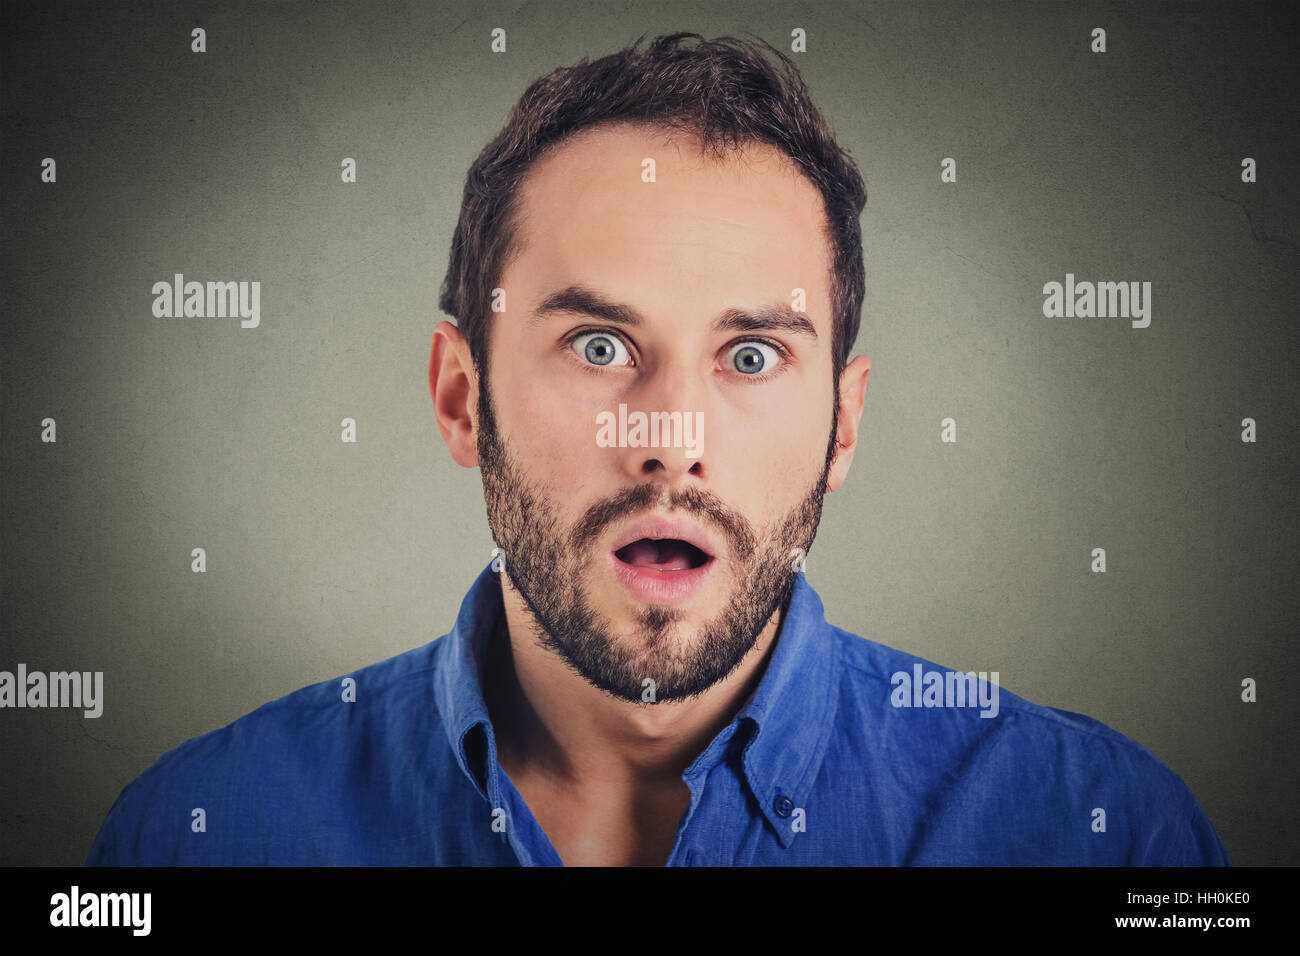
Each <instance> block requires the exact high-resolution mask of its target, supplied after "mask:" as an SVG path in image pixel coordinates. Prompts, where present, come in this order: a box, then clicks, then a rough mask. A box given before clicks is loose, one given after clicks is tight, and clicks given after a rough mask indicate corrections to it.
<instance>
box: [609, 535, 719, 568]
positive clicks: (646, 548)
mask: <svg viewBox="0 0 1300 956" xmlns="http://www.w3.org/2000/svg"><path fill="white" fill-rule="evenodd" d="M614 557H616V558H618V560H620V561H622V562H623V563H624V564H627V565H631V566H632V567H634V568H646V569H647V570H655V571H690V570H693V569H695V568H700V567H703V566H704V565H706V564H708V563H709V562H710V561H712V560H713V556H712V555H709V554H705V553H704V552H703V551H701V550H700V549H699V548H697V547H696V546H695V545H693V544H691V543H690V542H689V541H683V540H681V539H680V538H638V539H637V540H635V541H633V542H632V543H631V544H628V545H624V546H623V547H621V548H619V549H618V550H617V551H615V552H614Z"/></svg>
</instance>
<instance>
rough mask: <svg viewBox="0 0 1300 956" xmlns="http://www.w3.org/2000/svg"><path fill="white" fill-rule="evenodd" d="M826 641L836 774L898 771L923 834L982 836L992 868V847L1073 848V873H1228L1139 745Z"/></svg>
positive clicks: (1164, 770)
mask: <svg viewBox="0 0 1300 956" xmlns="http://www.w3.org/2000/svg"><path fill="white" fill-rule="evenodd" d="M830 631H831V633H832V635H833V638H832V639H833V641H834V642H835V644H836V653H837V657H838V660H839V661H840V664H841V666H840V668H839V671H838V688H837V720H836V725H837V726H836V732H837V735H838V737H839V747H840V750H841V754H842V759H841V760H840V761H839V764H840V766H842V767H844V768H846V770H847V772H850V773H851V772H853V771H852V770H851V769H848V768H853V767H855V766H871V765H872V762H875V763H876V764H877V765H878V764H879V762H880V761H884V762H885V763H887V764H888V765H891V766H893V767H894V768H896V769H897V773H896V778H897V780H898V781H900V782H899V783H898V784H897V788H896V789H897V791H898V792H896V793H893V794H892V796H893V798H894V799H896V800H909V799H911V800H915V801H918V802H920V803H922V804H923V805H924V808H925V809H924V811H923V813H924V824H923V825H924V826H925V827H926V828H928V829H929V830H931V832H933V831H934V830H935V829H936V828H942V827H943V825H944V824H945V822H947V823H948V824H950V825H951V826H952V827H953V828H954V829H957V828H961V827H963V826H964V827H966V828H968V829H969V828H971V827H973V826H977V825H978V826H981V827H983V829H984V831H985V832H987V833H989V834H991V835H990V846H989V847H987V849H988V851H989V853H990V854H991V858H996V857H997V855H998V853H999V852H1003V851H1002V850H997V851H995V850H994V847H993V846H992V844H993V843H996V842H997V841H1001V846H1002V847H1003V848H1005V846H1007V845H1009V844H1010V843H1017V842H1018V843H1019V844H1020V845H1022V846H1031V847H1032V846H1033V845H1034V844H1035V843H1038V844H1040V845H1043V846H1047V845H1050V846H1052V847H1053V848H1063V847H1069V848H1073V851H1074V852H1073V855H1070V856H1068V858H1067V859H1068V861H1070V862H1081V863H1088V862H1127V863H1156V862H1167V863H1173V864H1179V865H1196V864H1200V863H1227V862H1229V861H1228V856H1227V853H1226V851H1225V850H1224V849H1223V847H1222V844H1221V843H1220V842H1219V840H1218V837H1217V836H1216V835H1215V834H1214V831H1213V828H1212V827H1211V826H1210V824H1209V821H1208V820H1206V819H1205V816H1204V814H1203V813H1202V812H1201V809H1200V807H1199V806H1198V805H1197V803H1196V801H1195V799H1194V797H1193V796H1192V793H1191V791H1190V790H1189V789H1188V787H1187V785H1186V784H1185V783H1184V781H1183V780H1182V778H1181V777H1179V776H1178V775H1177V774H1176V773H1174V772H1173V771H1172V770H1171V769H1170V768H1169V767H1168V766H1166V765H1165V764H1164V763H1163V762H1162V761H1161V760H1160V759H1159V758H1158V757H1156V755H1155V754H1154V753H1152V752H1151V751H1150V750H1149V749H1147V748H1146V747H1145V746H1143V745H1142V744H1140V743H1138V742H1137V741H1135V740H1133V739H1131V738H1129V737H1126V736H1125V735H1123V734H1121V733H1119V732H1118V731H1116V730H1114V729H1113V728H1111V727H1108V726H1107V725H1106V724H1104V723H1102V722H1101V721H1099V720H1095V719H1093V718H1092V717H1088V716H1085V715H1083V714H1078V713H1072V712H1070V711H1066V710H1061V709H1059V708H1054V707H1047V706H1042V705H1039V704H1036V703H1033V702H1031V701H1028V700H1025V699H1024V698H1023V697H1020V696H1019V695H1017V694H1015V693H1012V692H1010V691H1008V690H1006V689H1005V688H1003V687H1001V686H999V680H1000V675H999V674H998V673H997V672H995V671H990V672H979V673H974V672H965V673H963V672H960V671H957V670H955V669H953V668H948V667H944V666H942V665H938V664H935V663H933V662H931V661H928V660H925V659H923V658H919V657H916V656H915V655H912V654H908V653H906V652H904V651H900V650H896V649H894V648H890V647H886V646H884V645H882V644H878V643H876V642H874V641H870V640H868V639H866V638H863V637H860V636H858V635H856V634H853V633H851V632H848V631H845V630H843V629H841V628H838V627H833V626H831V627H830ZM859 761H863V763H859ZM939 795H943V796H942V798H941V797H940V796H939ZM1013 831H1014V832H1013ZM1107 835H1108V838H1107ZM1030 856H1031V858H1032V853H1030ZM1035 862H1051V857H1050V856H1049V857H1045V858H1036V859H1035ZM1058 862H1064V861H1060V860H1058Z"/></svg>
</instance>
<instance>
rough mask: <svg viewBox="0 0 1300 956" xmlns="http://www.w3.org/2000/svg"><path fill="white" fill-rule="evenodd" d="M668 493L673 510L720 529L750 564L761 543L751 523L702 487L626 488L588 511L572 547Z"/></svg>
mask: <svg viewBox="0 0 1300 956" xmlns="http://www.w3.org/2000/svg"><path fill="white" fill-rule="evenodd" d="M665 494H666V495H667V497H668V499H669V501H668V504H669V507H670V508H671V509H672V510H674V511H685V512H687V513H688V514H690V515H692V516H694V517H696V518H699V519H701V520H703V521H706V522H708V523H709V524H711V525H713V526H714V527H715V528H716V529H718V531H720V532H721V533H722V535H723V537H725V538H726V540H727V544H728V545H729V546H730V548H731V552H732V554H733V555H734V556H735V557H736V558H737V559H739V560H741V561H747V560H749V559H750V558H751V557H752V556H753V554H754V552H755V551H756V550H757V549H758V540H757V538H756V536H755V535H754V532H753V531H751V530H750V527H749V522H747V521H746V520H745V518H744V516H743V515H741V514H740V513H739V512H737V511H735V510H733V509H731V508H728V507H727V505H726V503H725V502H723V500H722V499H721V498H719V497H718V496H717V495H715V494H713V493H711V492H708V491H702V490H701V489H699V488H685V489H681V490H676V491H668V492H665V490H664V487H663V486H662V485H658V484H655V483H654V482H647V483H645V484H642V485H637V486H636V487H634V488H625V489H624V490H622V491H620V492H619V493H618V494H616V495H614V496H613V497H610V498H607V499H606V500H604V501H601V502H597V503H596V504H594V505H592V506H591V507H590V508H588V509H587V511H586V512H585V513H584V514H583V516H582V517H581V518H580V519H579V520H578V522H577V523H576V524H575V525H574V527H573V533H572V538H571V541H572V547H573V548H574V549H575V550H577V549H579V548H585V547H586V546H587V545H589V544H591V543H592V542H593V541H595V540H596V538H598V537H599V536H600V533H601V532H602V531H604V530H605V528H606V527H608V526H609V525H610V524H611V523H612V522H614V521H618V520H620V519H625V518H629V517H632V516H635V515H637V514H640V513H641V512H643V511H649V510H650V509H651V507H652V506H654V505H658V504H661V503H662V502H663V499H664V497H665Z"/></svg>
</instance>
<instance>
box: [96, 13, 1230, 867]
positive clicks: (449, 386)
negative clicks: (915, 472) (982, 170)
mask: <svg viewBox="0 0 1300 956" xmlns="http://www.w3.org/2000/svg"><path fill="white" fill-rule="evenodd" d="M691 39H699V38H698V37H696V36H695V35H693V34H676V35H673V36H669V37H662V38H660V39H658V40H656V41H654V42H653V43H652V44H651V45H650V47H649V48H648V49H647V50H645V51H637V49H636V47H637V44H634V45H633V46H632V47H630V48H628V49H626V50H623V51H621V52H619V53H617V54H615V55H613V56H610V57H606V58H603V59H600V60H597V61H596V62H594V63H587V62H583V63H580V64H578V65H577V66H575V67H572V68H570V69H566V70H560V71H557V72H556V73H554V74H552V75H551V76H548V77H544V78H543V79H541V80H539V81H538V82H537V83H535V84H534V85H533V86H532V87H530V89H529V90H528V91H527V92H526V93H525V94H524V96H523V98H522V99H521V100H520V102H519V103H518V104H517V105H516V107H515V109H514V110H513V111H512V113H511V115H510V116H509V118H508V120H507V123H506V127H505V129H504V130H503V131H502V132H501V134H500V135H499V136H498V137H497V138H496V139H495V140H493V142H492V143H490V144H489V145H488V146H487V147H486V148H485V149H484V151H483V152H482V154H481V155H480V156H479V158H478V159H477V161H476V162H475V164H474V166H473V167H472V168H471V170H470V173H469V177H468V180H467V184H466V188H465V194H464V202H463V206H462V211H461V217H460V222H459V224H458V226H457V230H456V234H455V237H454V240H453V247H452V254H451V263H450V268H449V271H448V275H447V280H446V283H445V285H444V288H443V296H442V302H441V305H442V307H443V309H444V311H446V312H447V313H448V314H451V315H454V316H456V317H457V319H458V321H459V326H456V325H452V324H450V323H448V322H444V323H442V324H440V325H439V326H438V327H437V329H436V330H435V332H434V340H433V349H432V355H431V361H430V370H429V383H430V389H431V392H432V396H433V402H434V410H435V414H436V417H437V422H438V427H439V430H440V432H441V434H442V437H443V440H444V441H445V442H446V444H447V447H448V449H449V450H450V452H451V454H452V457H453V458H454V459H455V460H456V461H457V462H458V463H459V464H461V465H464V466H466V467H475V466H477V467H479V468H480V469H481V471H482V476H483V488H484V496H485V499H486V503H487V512H488V519H489V523H490V525H491V528H492V532H493V535H494V538H495V540H496V543H497V545H498V549H497V552H496V555H495V557H494V558H493V560H492V562H491V564H490V565H488V567H486V568H485V569H484V570H483V572H482V573H481V574H480V575H479V577H478V580H477V581H476V582H475V583H474V585H473V587H472V588H471V590H470V592H469V594H468V596H467V597H466V599H465V602H464V604H463V605H462V608H461V612H460V615H459V617H458V619H457V621H456V625H455V627H454V628H453V629H452V631H451V632H450V633H449V634H447V635H446V636H444V637H442V638H440V639H439V640H437V641H434V642H433V643H432V644H430V645H428V646H426V647H423V648H420V649H418V650H415V651H411V652H409V653H407V654H403V655H401V656H399V657H396V658H393V659H391V660H388V661H385V662H382V663H380V664H376V665H373V666H371V667H369V668H366V669H364V670H362V671H360V672H359V673H357V674H355V675H352V677H351V678H350V679H349V680H351V681H353V682H354V683H352V684H351V690H352V692H353V693H352V698H351V699H349V697H348V685H347V684H343V685H342V686H343V687H344V690H343V693H342V694H341V693H340V686H341V682H340V681H328V682H325V683H323V684H318V685H315V686H313V687H308V688H305V689H303V690H300V691H298V692H297V693H294V694H290V695H289V696H288V697H285V698H283V699H281V700H279V701H276V702H274V703H271V704H268V705H266V706H265V707H263V708H261V709H259V710H258V711H255V712H254V713H252V714H250V715H248V716H246V717H244V718H242V719H241V720H239V721H236V722H235V723H234V724H231V725H230V726H229V727H226V728H224V729H222V730H219V731H216V732H214V733H211V734H207V735H205V736H203V737H199V738H197V739H195V740H192V741H189V742H187V743H186V744H184V745H182V746H181V747H179V748H177V749H176V750H174V751H172V752H171V753H169V754H167V755H165V756H164V757H163V758H162V759H161V760H160V761H159V762H158V763H157V764H155V766H154V767H152V768H151V769H150V770H148V771H146V772H145V773H144V774H143V775H142V776H141V777H140V778H139V779H138V780H137V781H135V782H134V783H133V784H131V785H130V786H129V787H127V788H126V790H124V791H123V793H122V796H121V797H120V798H119V800H118V802H117V804H116V805H115V806H114V808H113V810H112V811H111V812H110V814H109V816H108V819H107V820H106V821H105V824H104V827H103V828H102V830H101V832H100V835H99V838H98V839H97V841H96V843H95V846H94V848H93V849H92V852H91V856H90V862H92V863H166V864H170V863H209V864H230V863H250V864H299V863H305V864H338V863H359V864H368V863H374V864H383V863H391V864H521V863H522V864H524V865H537V864H540V865H558V864H561V863H563V864H570V865H572V864H616V865H622V864H633V865H662V864H665V863H667V864H672V865H720V864H722V865H731V864H805V865H817V864H1016V863H1019V864H1223V863H1227V862H1228V857H1227V854H1226V852H1225V851H1224V849H1223V847H1222V845H1221V844H1220V842H1219V840H1218V838H1217V837H1216V835H1215V833H1214V831H1213V829H1212V828H1211V826H1210V824H1209V822H1208V821H1207V820H1206V818H1205V816H1204V815H1203V814H1202V812H1201V810H1200V808H1199V807H1198V806H1197V804H1196V802H1195V800H1194V799H1193V798H1192V795H1191V793H1190V792H1189V791H1188V790H1187V788H1186V787H1185V786H1184V785H1183V783H1182V781H1181V780H1180V779H1179V778H1178V777H1176V776H1175V775H1174V774H1173V773H1172V772H1171V771H1169V770H1168V769H1167V768H1166V767H1165V766H1164V765H1163V764H1161V763H1160V762H1159V761H1158V760H1157V759H1156V758H1155V757H1154V756H1153V755H1151V754H1150V753H1149V752H1148V751H1146V750H1145V749H1144V748H1142V747H1141V746H1139V745H1138V744H1136V743H1134V742H1132V741H1130V740H1127V739H1126V738H1124V737H1122V736H1120V735H1119V734H1117V733H1115V732H1114V731H1111V730H1109V729H1108V728H1106V727H1104V726H1102V725H1101V724H1099V723H1097V722H1096V721H1093V720H1091V719H1089V718H1086V717H1082V716H1079V715H1075V714H1068V713H1065V712H1062V711H1056V710H1052V709H1048V708H1045V707H1039V706H1036V705H1034V704H1030V703H1028V702H1026V701H1023V700H1021V699H1019V698H1017V697H1015V696H1013V695H1011V694H1007V693H1000V694H999V692H998V688H997V686H996V684H995V683H994V682H991V681H989V680H987V679H983V680H981V679H978V678H977V677H976V675H969V680H967V679H966V678H965V677H964V676H963V675H956V674H953V673H951V672H943V671H935V670H934V669H932V668H931V669H929V670H927V669H926V665H928V662H922V661H918V660H916V659H915V658H912V657H910V656H908V655H906V654H903V653H901V652H898V651H894V650H891V649H888V648H885V647H881V646H879V645H876V644H873V643H871V642H869V641H866V640H864V639H862V638H860V637H857V636H855V635H851V634H848V633H846V632H844V631H841V630H839V629H837V628H834V627H831V626H830V625H828V624H827V623H826V621H825V619H824V617H823V613H822V606H821V603H820V601H819V600H818V598H817V596H816V594H815V593H814V592H813V590H812V589H811V587H809V585H808V584H807V582H806V580H805V579H804V577H803V575H802V572H801V568H802V565H803V559H804V557H805V556H806V555H807V553H808V551H809V549H810V548H811V545H812V542H813V538H814V535H815V533H816V528H817V524H818V521H819V518H820V515H821V502H822V497H823V495H824V494H825V493H826V492H827V491H834V490H836V489H838V488H839V487H840V486H841V485H843V483H844V481H845V479H846V477H847V475H848V472H849V467H850V465H851V463H852V460H853V456H854V452H855V449H856V446H857V431H858V423H859V420H860V417H861V413H862V408H863V400H864V389H865V385H866V379H867V375H868V371H869V369H870V363H869V362H868V360H867V359H866V358H865V357H864V356H859V357H857V358H855V359H853V360H852V361H849V360H848V357H849V353H850V351H851V349H852V346H853V343H854V340H855V338H856V334H857V328H858V322H859V316H860V312H861V304H862V296H863V269H862V251H861V239H860V234H859V226H858V216H859V214H860V213H861V211H862V209H863V207H864V205H865V201H866V194H865V189H864V187H863V184H862V180H861V178H860V176H859V174H858V172H857V170H856V168H855V167H854V165H853V163H852V161H851V160H850V159H849V158H848V156H847V155H846V154H845V153H844V152H843V151H842V150H841V149H840V148H839V147H838V146H836V144H835V142H834V138H833V136H832V135H831V133H830V131H829V129H828V128H827V126H826V124H825V123H824V121H823V120H822V119H821V117H820V116H819V114H818V113H817V110H816V108H815V107H814V106H813V104H812V102H811V101H810V98H809V96H808V93H807V90H806V89H805V88H804V86H803V84H802V82H801V81H800V79H799V77H798V74H797V71H796V70H795V69H794V67H793V65H792V64H791V63H790V62H789V61H788V60H787V59H786V58H785V57H784V56H782V55H781V54H779V53H777V52H776V51H775V50H772V48H770V47H768V48H767V50H768V51H770V52H771V53H773V54H775V61H774V62H773V61H771V60H769V59H768V57H767V56H766V54H765V53H764V51H763V50H762V49H760V48H759V47H757V46H753V45H750V44H746V43H740V42H737V41H734V40H729V39H728V40H719V41H713V42H702V43H700V44H698V45H692V44H690V43H688V42H687V41H689V40H691ZM995 676H996V675H995ZM913 678H914V679H915V685H914V686H913V683H912V682H913ZM199 810H202V811H203V812H202V814H201V816H202V820H203V827H202V829H196V828H195V825H194V824H193V823H192V822H191V821H192V820H197V819H199V814H198V813H197V811H199Z"/></svg>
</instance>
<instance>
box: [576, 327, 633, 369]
mask: <svg viewBox="0 0 1300 956" xmlns="http://www.w3.org/2000/svg"><path fill="white" fill-rule="evenodd" d="M569 347H570V348H571V349H573V351H574V352H576V353H577V354H578V356H579V357H580V358H584V359H586V360H587V361H588V362H590V363H591V364H592V365H631V364H632V356H630V355H629V354H628V352H627V346H625V345H624V344H623V342H622V340H621V339H619V337H618V336H617V335H611V334H610V333H608V332H585V333H583V334H582V335H579V336H578V337H577V338H575V339H574V340H573V341H572V342H570V343H569Z"/></svg>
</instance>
